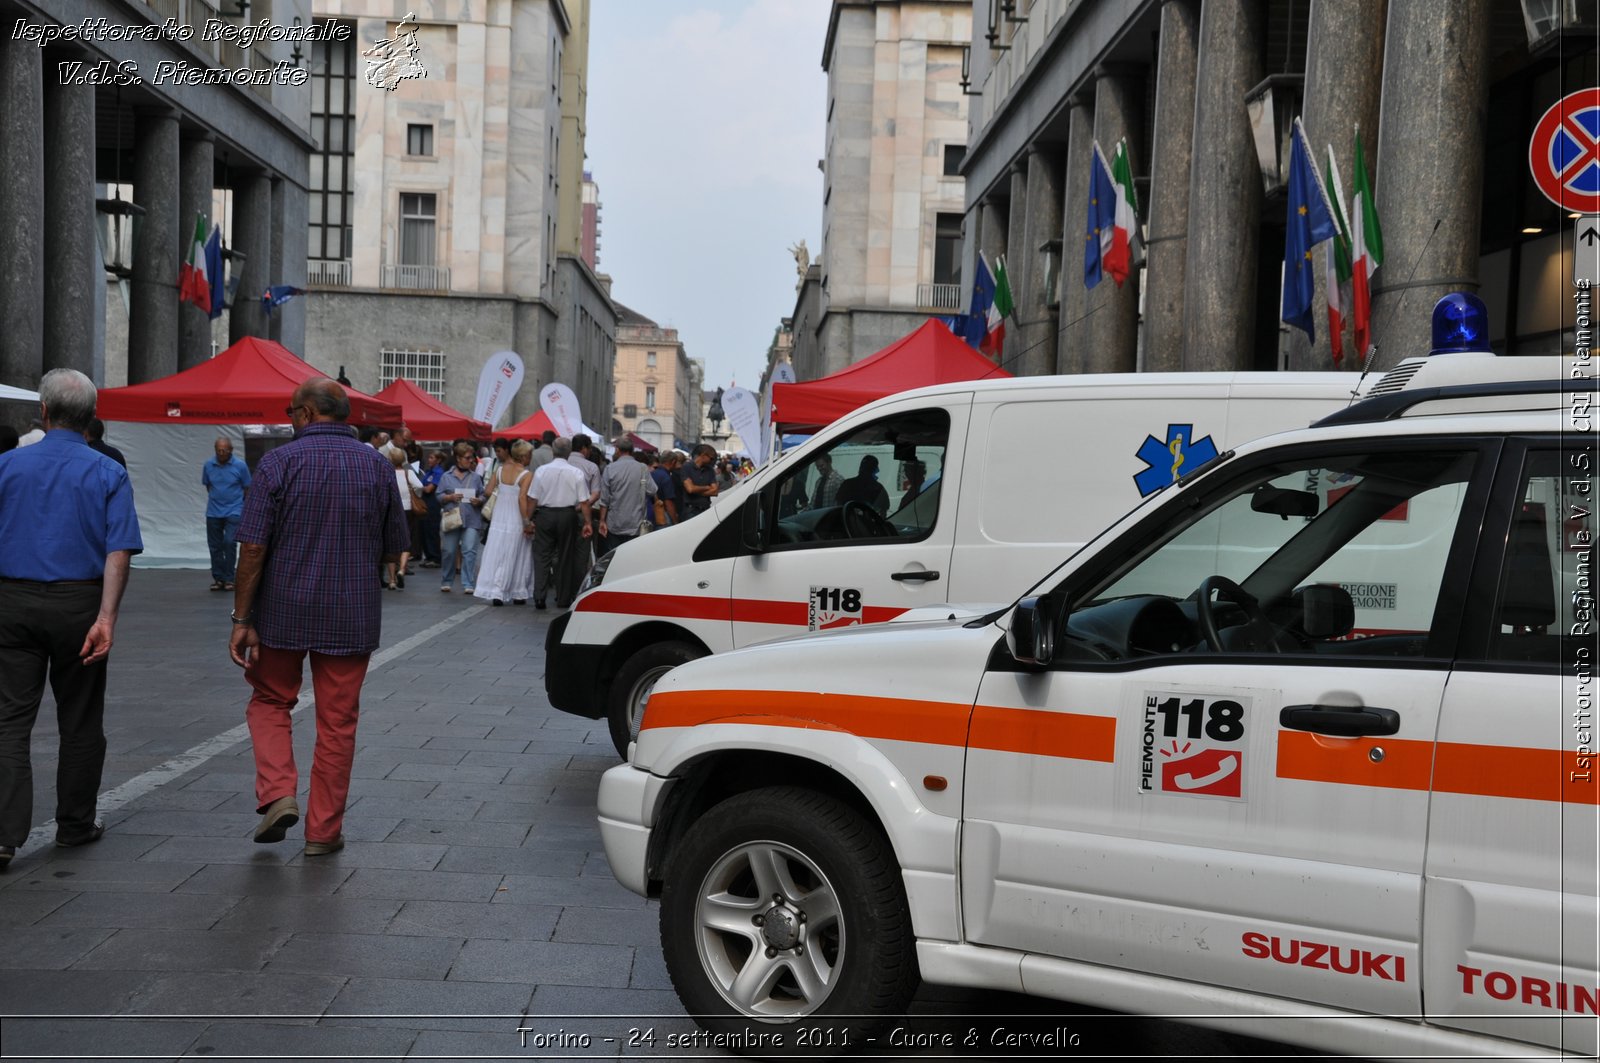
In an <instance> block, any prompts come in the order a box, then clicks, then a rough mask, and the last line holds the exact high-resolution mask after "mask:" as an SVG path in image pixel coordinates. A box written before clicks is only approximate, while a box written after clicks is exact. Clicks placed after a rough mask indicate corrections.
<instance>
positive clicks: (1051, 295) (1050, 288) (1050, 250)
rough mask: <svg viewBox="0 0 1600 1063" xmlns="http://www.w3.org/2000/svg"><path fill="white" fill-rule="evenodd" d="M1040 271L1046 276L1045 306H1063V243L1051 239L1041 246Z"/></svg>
mask: <svg viewBox="0 0 1600 1063" xmlns="http://www.w3.org/2000/svg"><path fill="white" fill-rule="evenodd" d="M1039 269H1040V271H1041V272H1042V273H1043V275H1044V305H1045V306H1046V307H1047V308H1051V309H1053V308H1055V307H1058V306H1060V305H1061V241H1060V240H1057V239H1054V238H1052V239H1049V240H1046V241H1045V242H1044V243H1042V244H1040V245H1039Z"/></svg>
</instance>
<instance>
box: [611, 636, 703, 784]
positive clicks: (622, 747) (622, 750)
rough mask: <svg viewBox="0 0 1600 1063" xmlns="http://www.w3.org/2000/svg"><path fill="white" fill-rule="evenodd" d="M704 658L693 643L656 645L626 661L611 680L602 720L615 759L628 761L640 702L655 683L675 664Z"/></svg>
mask: <svg viewBox="0 0 1600 1063" xmlns="http://www.w3.org/2000/svg"><path fill="white" fill-rule="evenodd" d="M705 655H706V652H705V650H702V649H701V648H700V647H699V646H696V645H694V644H693V643H689V642H656V643H652V644H650V645H649V646H646V647H644V648H643V649H641V650H639V651H637V652H636V653H634V655H633V656H632V657H629V658H628V660H627V662H626V663H624V664H623V666H622V668H621V669H620V670H618V672H617V677H616V678H615V679H613V680H612V681H611V695H610V697H609V698H608V699H607V704H606V721H607V723H609V724H610V725H611V744H612V745H614V746H616V747H617V756H619V757H621V758H622V759H624V760H626V759H628V743H629V742H632V741H633V740H634V739H635V738H638V737H639V720H640V717H641V716H642V715H643V706H644V699H645V696H647V695H648V694H649V693H650V690H651V689H652V688H653V687H654V686H655V685H656V681H657V680H659V679H660V678H661V677H662V676H664V675H666V674H667V673H668V672H670V671H672V670H673V669H674V668H676V667H678V665H680V664H688V663H689V662H690V661H697V660H699V659H700V658H701V657H704V656H705Z"/></svg>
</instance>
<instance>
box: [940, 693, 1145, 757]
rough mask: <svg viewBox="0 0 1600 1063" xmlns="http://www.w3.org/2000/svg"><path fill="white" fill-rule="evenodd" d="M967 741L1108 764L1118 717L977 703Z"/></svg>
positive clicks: (1112, 754)
mask: <svg viewBox="0 0 1600 1063" xmlns="http://www.w3.org/2000/svg"><path fill="white" fill-rule="evenodd" d="M968 742H969V744H970V745H971V746H972V748H974V749H993V750H998V751H1000V752H1002V753H1031V754H1034V755H1036V756H1044V757H1065V758H1068V759H1070V760H1098V761H1103V762H1105V763H1107V764H1110V763H1112V762H1113V761H1115V760H1116V759H1117V720H1116V717H1114V716H1089V715H1085V714H1080V713H1068V712H1042V711H1040V710H1038V709H1004V708H1000V707H999V706H995V705H979V706H978V707H977V709H976V710H974V712H973V714H972V736H971V738H970V739H968Z"/></svg>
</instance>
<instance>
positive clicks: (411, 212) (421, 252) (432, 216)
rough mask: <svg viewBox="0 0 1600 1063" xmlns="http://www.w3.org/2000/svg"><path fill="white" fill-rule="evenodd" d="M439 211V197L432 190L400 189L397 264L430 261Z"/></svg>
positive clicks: (417, 263) (417, 264)
mask: <svg viewBox="0 0 1600 1063" xmlns="http://www.w3.org/2000/svg"><path fill="white" fill-rule="evenodd" d="M438 212H439V207H438V197H436V196H435V195H434V194H433V193H431V192H401V193H400V265H402V266H431V265H433V262H434V252H435V245H436V243H437V241H436V239H435V237H434V227H435V224H436V222H437V220H438Z"/></svg>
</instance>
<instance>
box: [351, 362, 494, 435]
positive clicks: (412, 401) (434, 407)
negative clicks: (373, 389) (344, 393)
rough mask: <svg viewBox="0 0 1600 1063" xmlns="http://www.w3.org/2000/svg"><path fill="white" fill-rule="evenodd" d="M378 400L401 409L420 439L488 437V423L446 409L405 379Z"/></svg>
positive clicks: (390, 387) (389, 387) (402, 378)
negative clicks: (390, 403)
mask: <svg viewBox="0 0 1600 1063" xmlns="http://www.w3.org/2000/svg"><path fill="white" fill-rule="evenodd" d="M377 398H380V399H383V400H384V401H385V402H392V403H394V404H395V405H397V406H399V407H400V412H401V413H402V414H403V415H404V416H405V421H406V427H407V428H409V429H411V434H412V435H414V436H416V437H417V438H418V439H479V440H487V439H488V438H489V435H490V430H489V426H488V424H486V423H485V422H483V421H474V420H473V419H472V418H471V417H468V416H467V415H466V414H464V413H462V412H461V411H460V410H457V409H453V408H452V407H449V406H446V405H445V404H444V403H442V402H440V401H439V400H438V399H436V398H434V397H433V396H432V395H430V394H428V393H427V392H426V391H423V390H422V389H421V388H419V387H417V385H415V384H413V383H412V382H411V381H409V380H407V379H405V378H404V377H401V378H400V379H398V380H396V381H395V382H394V383H393V384H390V385H389V386H388V387H386V388H384V389H383V390H382V391H380V392H378V394H377Z"/></svg>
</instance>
